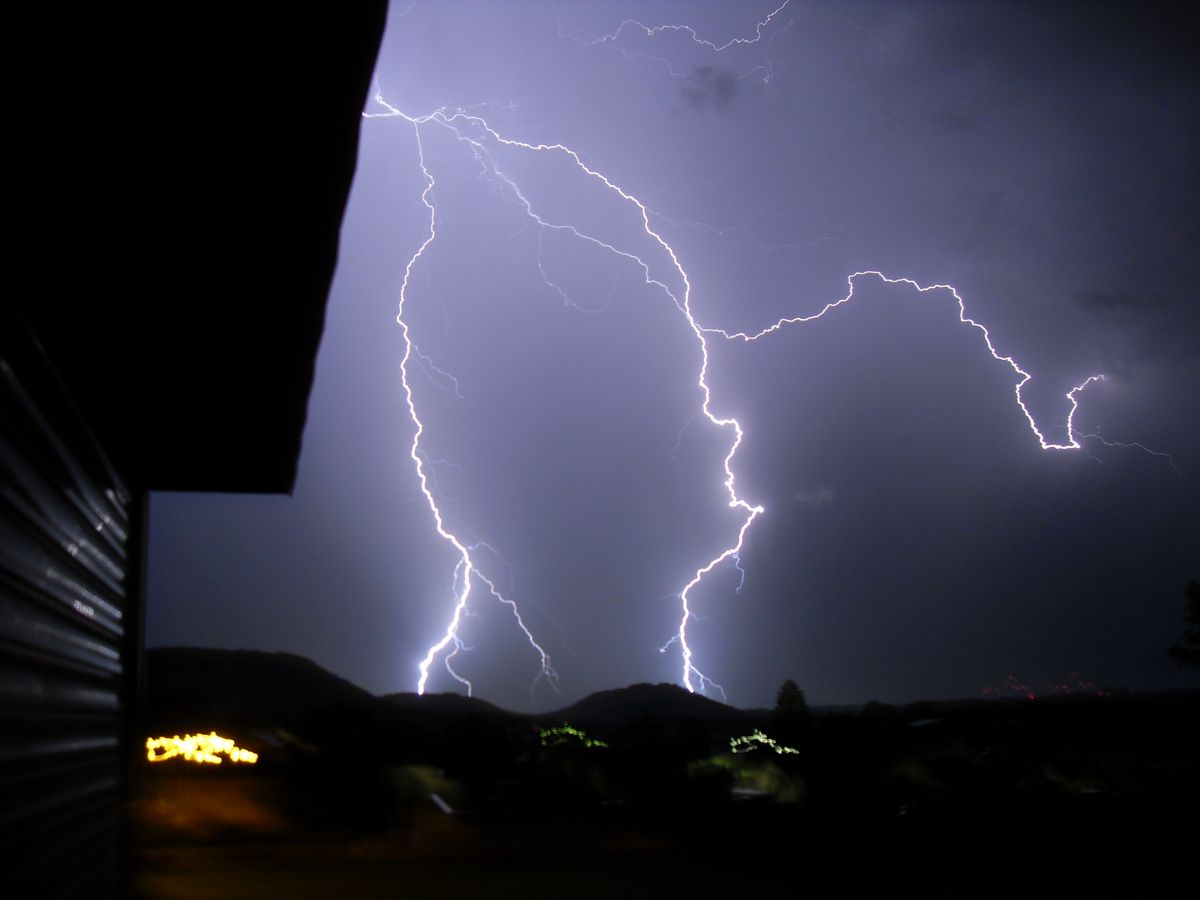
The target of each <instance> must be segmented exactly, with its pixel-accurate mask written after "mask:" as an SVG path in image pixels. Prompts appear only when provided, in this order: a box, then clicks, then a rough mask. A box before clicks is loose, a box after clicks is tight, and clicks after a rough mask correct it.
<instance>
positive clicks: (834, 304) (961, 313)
mask: <svg viewBox="0 0 1200 900" xmlns="http://www.w3.org/2000/svg"><path fill="white" fill-rule="evenodd" d="M865 277H874V278H878V279H879V280H880V281H882V282H884V283H885V284H903V285H907V286H908V287H911V288H913V289H914V290H915V291H917V292H918V293H920V294H929V293H932V292H934V291H945V292H946V293H948V294H949V295H950V296H951V297H953V298H954V302H955V303H956V304H957V306H958V321H960V322H961V323H962V324H964V325H969V326H970V327H972V328H974V329H976V330H978V332H979V333H980V335H982V337H983V343H984V345H985V346H986V347H987V350H988V353H990V354H991V355H992V359H994V360H996V361H997V362H1002V363H1005V364H1006V365H1008V367H1009V368H1011V369H1012V370H1013V372H1014V373H1015V374H1016V375H1017V376H1018V377H1019V378H1020V380H1019V381H1018V382H1017V385H1016V387H1015V388H1013V393H1014V395H1015V397H1016V401H1017V406H1018V407H1019V408H1020V410H1021V412H1022V413H1023V414H1024V415H1025V420H1026V421H1027V422H1028V423H1029V429H1030V431H1032V432H1033V434H1034V436H1035V437H1036V438H1037V440H1038V443H1039V444H1040V445H1041V447H1042V449H1043V450H1079V449H1080V448H1081V447H1082V444H1080V443H1079V439H1078V438H1077V437H1076V436H1075V424H1074V423H1075V412H1076V410H1078V409H1079V399H1078V395H1079V394H1080V393H1081V392H1082V391H1083V390H1084V388H1086V387H1087V386H1088V385H1089V384H1092V383H1093V382H1096V381H1103V380H1104V376H1103V375H1089V376H1088V377H1087V378H1085V379H1084V380H1083V381H1081V382H1080V383H1079V384H1077V385H1075V387H1073V388H1071V389H1070V390H1069V391H1067V392H1066V394H1064V395H1063V396H1065V397H1066V398H1067V402H1068V403H1069V404H1070V409H1069V411H1068V412H1067V422H1066V425H1067V440H1066V442H1065V443H1055V442H1054V441H1051V440H1047V439H1046V435H1045V434H1044V433H1043V431H1042V430H1041V428H1039V427H1038V424H1037V421H1036V420H1035V419H1034V417H1033V413H1032V412H1030V411H1029V407H1028V406H1026V405H1025V401H1024V399H1023V398H1022V397H1021V391H1022V389H1023V388H1024V387H1025V385H1026V384H1027V383H1028V382H1029V380H1030V379H1031V378H1032V377H1033V376H1032V375H1030V374H1029V373H1028V372H1026V371H1025V370H1024V369H1022V368H1021V367H1020V366H1019V365H1018V364H1017V361H1016V360H1015V359H1014V358H1013V357H1011V356H1006V355H1005V354H1003V353H1001V352H1000V351H999V350H997V349H996V345H995V344H994V343H992V335H991V333H990V332H989V331H988V330H987V327H986V326H984V325H981V324H980V323H979V322H977V321H975V320H974V319H972V318H971V317H970V316H968V315H967V307H966V303H965V302H964V301H963V298H962V296H961V295H960V294H959V293H958V291H957V290H956V289H955V288H954V287H953V286H951V285H949V284H930V285H921V284H918V283H917V282H915V281H913V280H912V279H911V278H892V277H889V276H887V275H884V274H883V273H882V272H877V271H874V270H867V271H864V272H855V273H854V274H853V275H850V276H848V277H847V278H846V283H847V285H848V289H847V291H846V294H845V296H843V297H841V298H840V299H838V300H832V301H830V302H829V303H826V304H825V306H824V307H822V308H821V310H820V311H818V312H815V313H813V314H812V315H808V316H791V317H787V318H782V319H778V320H777V321H775V322H774V323H772V324H771V325H768V326H767V327H765V328H763V329H762V330H761V331H758V332H755V333H753V334H750V333H748V332H745V331H734V332H730V331H726V330H725V329H723V328H705V329H704V331H705V332H706V333H708V334H716V335H720V336H721V337H723V338H725V339H726V340H730V341H744V342H746V343H752V342H754V341H758V340H761V339H762V338H764V337H767V336H768V335H771V334H774V333H776V332H778V331H782V330H783V329H784V328H786V327H788V326H789V325H806V324H808V323H809V322H815V321H817V320H818V319H821V318H823V317H824V316H825V315H827V314H828V313H830V312H832V311H833V310H835V309H837V308H838V307H839V306H845V305H846V304H847V303H849V302H850V301H851V300H853V299H854V286H855V284H856V283H857V280H858V279H859V278H865Z"/></svg>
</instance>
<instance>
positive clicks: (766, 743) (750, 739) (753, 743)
mask: <svg viewBox="0 0 1200 900" xmlns="http://www.w3.org/2000/svg"><path fill="white" fill-rule="evenodd" d="M761 748H766V749H767V750H774V751H775V752H776V753H778V754H779V755H780V756H786V755H787V754H789V753H799V752H800V751H799V750H797V749H796V748H795V747H788V746H785V745H784V744H781V743H779V741H777V740H775V738H773V737H767V735H766V734H764V733H763V732H762V731H760V730H758V729H757V728H756V729H755V730H754V731H752V732H751V733H750V734H745V735H742V736H741V737H735V738H730V739H729V752H730V753H751V752H753V751H754V750H758V749H761Z"/></svg>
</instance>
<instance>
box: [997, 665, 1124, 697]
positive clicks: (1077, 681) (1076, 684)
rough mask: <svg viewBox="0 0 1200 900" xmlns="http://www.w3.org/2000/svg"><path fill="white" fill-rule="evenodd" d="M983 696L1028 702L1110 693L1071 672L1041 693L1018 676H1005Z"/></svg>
mask: <svg viewBox="0 0 1200 900" xmlns="http://www.w3.org/2000/svg"><path fill="white" fill-rule="evenodd" d="M979 693H980V694H981V695H982V696H984V697H988V698H993V699H1012V698H1014V697H1021V698H1024V699H1026V700H1037V699H1038V698H1039V697H1045V696H1058V697H1071V696H1084V695H1089V694H1090V695H1091V696H1093V697H1101V698H1103V697H1108V696H1109V693H1108V691H1105V690H1101V689H1099V688H1097V687H1096V684H1095V682H1093V681H1092V680H1091V679H1090V678H1087V677H1086V676H1084V675H1083V674H1081V673H1080V672H1069V673H1068V674H1067V676H1066V677H1065V678H1058V679H1055V680H1054V681H1050V682H1048V683H1047V684H1045V685H1044V686H1043V687H1042V689H1041V690H1040V691H1038V690H1035V689H1034V688H1033V687H1032V686H1031V685H1029V684H1028V683H1026V681H1025V680H1024V679H1022V678H1020V677H1018V676H1016V675H1005V676H1004V680H1003V681H1002V682H1001V683H1000V684H994V685H989V686H988V687H985V688H984V689H983V690H981V691H980V692H979Z"/></svg>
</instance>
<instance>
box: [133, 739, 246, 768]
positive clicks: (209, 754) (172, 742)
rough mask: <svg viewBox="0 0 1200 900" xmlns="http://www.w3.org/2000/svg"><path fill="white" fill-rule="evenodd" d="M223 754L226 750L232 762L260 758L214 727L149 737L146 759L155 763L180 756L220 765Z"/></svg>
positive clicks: (193, 760) (226, 754) (244, 761)
mask: <svg viewBox="0 0 1200 900" xmlns="http://www.w3.org/2000/svg"><path fill="white" fill-rule="evenodd" d="M220 754H224V755H225V756H226V757H228V758H229V761H230V762H233V763H250V764H253V763H256V762H258V754H257V753H255V752H254V751H253V750H244V749H243V748H241V747H239V746H237V745H236V744H235V743H234V742H233V741H232V740H230V739H229V738H227V737H221V736H220V735H219V734H217V733H216V732H215V731H210V732H209V733H208V734H185V735H184V736H183V737H180V736H179V735H175V736H174V737H157V738H153V737H152V738H146V759H148V760H149V761H150V762H152V763H157V762H165V761H166V760H168V759H175V758H177V757H178V758H180V759H185V760H187V761H189V762H194V763H208V764H210V765H220V764H221V763H222V762H223V760H222V759H221V756H220Z"/></svg>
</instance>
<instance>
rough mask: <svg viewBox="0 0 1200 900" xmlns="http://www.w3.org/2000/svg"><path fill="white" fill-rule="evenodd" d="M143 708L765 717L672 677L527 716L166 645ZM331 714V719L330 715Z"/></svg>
mask: <svg viewBox="0 0 1200 900" xmlns="http://www.w3.org/2000/svg"><path fill="white" fill-rule="evenodd" d="M146 688H147V694H146V700H147V702H146V709H147V720H148V723H147V724H150V725H152V726H153V727H155V728H161V729H166V730H168V731H170V730H181V729H182V730H194V729H200V728H218V727H220V726H223V725H225V726H239V725H240V726H251V727H256V728H258V727H284V728H289V729H292V728H297V727H298V726H300V725H302V724H309V725H311V724H313V723H314V722H318V721H319V722H320V723H321V727H322V729H323V728H324V727H325V726H326V724H327V723H331V722H336V723H337V724H338V725H339V727H346V726H353V727H354V728H355V729H356V730H359V731H361V730H364V729H370V728H372V727H374V726H375V725H378V726H381V727H385V728H388V729H395V730H398V731H399V732H404V731H411V730H414V729H415V730H416V731H423V732H427V731H428V729H430V728H435V729H439V730H440V729H446V728H454V727H457V726H459V725H462V724H464V723H468V722H471V721H474V722H479V723H484V724H488V725H489V726H491V725H495V726H502V725H504V724H505V723H509V724H512V723H519V722H529V723H534V722H541V723H549V724H553V723H561V722H570V723H571V724H577V725H586V726H591V727H600V728H606V729H612V728H623V727H625V726H627V725H633V724H637V723H639V722H642V721H644V720H653V721H655V722H658V723H660V724H668V723H679V722H682V721H684V720H697V719H698V720H700V721H703V722H704V723H705V724H707V725H710V726H711V725H716V726H721V727H725V726H728V727H730V728H736V727H740V726H741V725H742V724H744V723H745V722H747V721H748V720H751V719H754V718H755V717H756V715H758V717H760V718H761V712H760V713H759V714H756V713H753V712H747V711H744V710H739V709H736V708H734V707H732V706H727V705H726V704H724V703H718V702H717V701H715V700H711V699H709V698H707V697H703V696H700V695H699V694H693V693H690V692H688V691H686V690H684V689H683V688H681V687H679V686H677V685H673V684H635V685H632V686H630V687H625V688H617V689H615V690H609V691H600V692H598V693H595V694H592V695H590V696H588V697H585V698H584V699H582V700H580V701H579V702H577V703H573V704H572V705H570V706H568V707H565V708H564V709H560V710H556V711H554V712H550V713H544V714H537V715H523V714H521V713H515V712H510V711H508V710H505V709H501V708H500V707H498V706H494V705H493V704H491V703H488V702H486V701H484V700H478V699H475V698H471V697H464V696H462V695H461V694H425V695H424V696H418V695H417V694H411V693H397V694H387V695H384V696H382V697H377V696H375V695H373V694H371V693H368V692H367V691H365V690H363V689H362V688H360V687H358V686H357V685H354V684H351V683H350V682H349V681H346V680H345V679H344V678H339V677H338V676H336V675H334V674H332V673H331V672H328V671H326V670H325V669H322V668H321V667H320V666H318V665H317V664H316V663H314V662H313V661H312V660H310V659H306V658H305V657H303V656H297V655H295V654H292V653H266V652H263V651H259V650H217V649H208V648H200V647H162V648H155V649H152V650H150V651H149V652H148V653H147V665H146ZM331 717H332V718H331Z"/></svg>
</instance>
